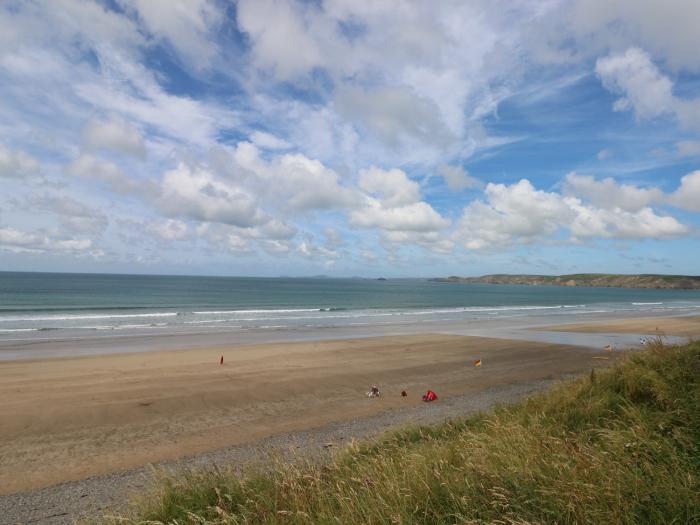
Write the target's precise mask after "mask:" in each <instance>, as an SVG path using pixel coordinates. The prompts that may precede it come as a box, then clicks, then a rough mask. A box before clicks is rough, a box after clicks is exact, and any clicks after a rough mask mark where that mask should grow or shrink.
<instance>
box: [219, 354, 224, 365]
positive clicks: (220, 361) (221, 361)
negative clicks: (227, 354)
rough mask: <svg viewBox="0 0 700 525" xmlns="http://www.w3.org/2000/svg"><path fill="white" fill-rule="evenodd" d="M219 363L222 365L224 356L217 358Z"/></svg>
mask: <svg viewBox="0 0 700 525" xmlns="http://www.w3.org/2000/svg"><path fill="white" fill-rule="evenodd" d="M219 364H220V365H223V364H224V356H221V359H219Z"/></svg>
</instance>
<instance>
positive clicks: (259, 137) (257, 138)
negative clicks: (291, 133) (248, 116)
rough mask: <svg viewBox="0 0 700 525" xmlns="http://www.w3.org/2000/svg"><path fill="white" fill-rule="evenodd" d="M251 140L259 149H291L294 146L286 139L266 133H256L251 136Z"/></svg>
mask: <svg viewBox="0 0 700 525" xmlns="http://www.w3.org/2000/svg"><path fill="white" fill-rule="evenodd" d="M250 140H251V142H252V143H253V144H255V145H256V146H258V147H261V148H266V149H273V150H277V149H290V148H291V147H292V145H291V144H290V143H289V142H287V141H286V140H284V139H281V138H279V137H275V136H274V135H272V134H270V133H267V132H265V131H254V132H253V133H251V135H250Z"/></svg>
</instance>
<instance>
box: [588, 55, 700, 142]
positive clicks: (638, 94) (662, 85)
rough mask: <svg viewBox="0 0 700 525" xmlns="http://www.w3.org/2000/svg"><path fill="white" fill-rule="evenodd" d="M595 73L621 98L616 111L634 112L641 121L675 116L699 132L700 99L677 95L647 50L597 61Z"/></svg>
mask: <svg viewBox="0 0 700 525" xmlns="http://www.w3.org/2000/svg"><path fill="white" fill-rule="evenodd" d="M595 69H596V73H597V74H598V76H599V77H600V79H601V81H602V82H603V85H604V86H605V87H606V88H607V89H608V90H610V91H611V92H613V93H616V94H620V95H622V96H621V97H620V98H619V99H617V100H616V101H615V103H614V105H613V109H614V110H615V111H624V110H634V112H635V114H636V116H637V117H638V118H640V119H645V118H654V117H661V116H664V115H673V116H675V117H676V118H677V119H678V120H679V121H680V123H681V124H682V125H684V126H686V127H690V128H695V129H700V99H693V100H685V99H681V98H678V97H676V96H674V94H673V83H672V82H671V80H670V79H669V78H668V77H667V76H665V75H663V74H662V73H661V72H660V71H659V69H658V68H657V67H656V65H655V64H654V63H653V62H652V61H651V57H650V56H649V54H648V53H646V52H645V51H643V50H641V49H639V48H636V47H631V48H629V49H627V51H625V52H624V53H613V54H611V55H609V56H607V57H605V58H601V59H598V61H597V62H596V68H595Z"/></svg>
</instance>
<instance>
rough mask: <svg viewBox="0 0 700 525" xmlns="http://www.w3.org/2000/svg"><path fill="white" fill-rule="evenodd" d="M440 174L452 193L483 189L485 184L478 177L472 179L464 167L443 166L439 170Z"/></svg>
mask: <svg viewBox="0 0 700 525" xmlns="http://www.w3.org/2000/svg"><path fill="white" fill-rule="evenodd" d="M438 173H439V174H440V176H441V177H442V178H443V179H444V180H445V182H446V183H447V187H448V188H449V189H450V190H451V191H462V190H466V189H468V188H481V187H483V185H484V183H483V182H481V181H480V180H479V179H477V178H476V177H472V176H471V175H469V173H468V172H467V171H466V170H465V169H464V168H463V167H462V166H449V165H447V164H443V165H442V166H440V167H439V168H438Z"/></svg>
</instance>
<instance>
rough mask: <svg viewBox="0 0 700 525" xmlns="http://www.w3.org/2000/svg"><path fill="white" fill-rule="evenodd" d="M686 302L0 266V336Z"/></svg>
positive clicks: (541, 290)
mask: <svg viewBox="0 0 700 525" xmlns="http://www.w3.org/2000/svg"><path fill="white" fill-rule="evenodd" d="M696 309H697V311H698V313H700V291H697V290H646V289H621V288H585V287H559V286H526V285H495V284H462V283H449V282H438V281H433V280H429V279H386V280H382V279H361V278H345V279H336V278H286V277H280V278H260V277H201V276H200V277H190V276H166V275H106V274H59V273H25V272H0V343H2V342H12V341H16V342H22V341H31V340H33V339H41V340H47V339H51V338H56V339H60V338H62V337H68V336H70V337H72V338H80V337H91V336H94V335H95V334H105V333H113V334H135V335H148V334H163V333H166V334H173V333H175V334H177V333H182V334H187V333H202V332H215V331H222V330H224V331H227V332H236V331H256V330H268V331H269V330H276V329H283V330H295V329H306V330H309V329H314V328H319V329H321V328H329V327H350V326H353V327H358V326H360V327H361V326H379V325H389V324H395V325H400V324H413V325H416V324H419V323H420V324H423V325H426V326H428V325H429V324H430V323H431V322H436V321H456V322H459V321H464V322H477V323H478V322H479V320H481V319H494V318H502V319H508V318H514V317H519V316H527V315H533V314H535V315H539V316H546V317H547V318H552V319H553V320H557V321H561V322H566V321H565V320H566V319H567V318H571V319H573V317H571V316H585V315H587V314H606V313H607V312H609V313H610V314H611V315H612V314H619V313H623V312H630V313H634V314H642V313H646V312H649V313H654V314H659V313H666V312H667V313H669V314H672V313H673V312H675V311H683V312H691V313H692V312H693V311H695V310H696ZM576 320H578V319H576Z"/></svg>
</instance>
